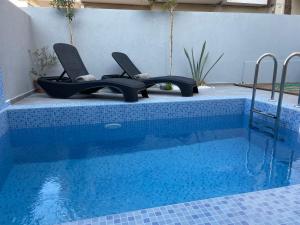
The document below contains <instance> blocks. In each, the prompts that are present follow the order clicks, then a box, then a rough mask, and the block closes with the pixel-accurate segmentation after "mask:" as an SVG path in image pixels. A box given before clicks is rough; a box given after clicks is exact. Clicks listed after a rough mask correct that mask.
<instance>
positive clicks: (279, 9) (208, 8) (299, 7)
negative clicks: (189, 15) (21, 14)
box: [27, 0, 300, 14]
mask: <svg viewBox="0 0 300 225" xmlns="http://www.w3.org/2000/svg"><path fill="white" fill-rule="evenodd" d="M27 1H28V3H29V4H30V5H31V6H41V7H48V6H49V2H50V0H27ZM284 2H285V0H270V5H269V6H266V7H251V6H228V5H227V6H226V5H221V4H219V5H199V4H179V5H178V7H177V10H179V11H204V12H245V13H251V12H252V13H276V14H283V13H284ZM81 6H84V7H85V8H105V9H134V10H147V9H150V7H149V6H146V5H126V4H109V3H92V2H91V3H89V2H87V3H82V4H81V5H80V4H77V5H76V7H81ZM154 9H159V5H157V6H155V7H154ZM292 14H300V0H292Z"/></svg>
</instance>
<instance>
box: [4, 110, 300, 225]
mask: <svg viewBox="0 0 300 225" xmlns="http://www.w3.org/2000/svg"><path fill="white" fill-rule="evenodd" d="M247 121H248V118H247V117H245V116H236V115H234V116H220V117H202V118H189V119H170V120H154V121H138V122H126V123H121V124H98V125H89V126H69V127H56V128H35V129H16V130H12V131H10V132H9V133H8V134H7V135H5V136H3V137H2V138H1V139H0V148H1V150H0V153H1V154H0V224H18V225H19V224H21V225H23V224H24V225H25V224H41V225H43V224H45V225H48V224H49V225H50V224H57V223H62V222H67V221H72V220H79V219H85V218H91V217H96V216H102V215H108V214H113V213H120V212H125V211H131V210H136V209H142V208H150V207H156V206H162V205H168V204H174V203H181V202H187V201H192V200H199V199H206V198H212V197H218V196H225V195H231V194H238V193H245V192H252V191H258V190H265V189H269V188H275V187H282V186H287V185H292V184H298V183H300V175H299V174H300V148H299V147H300V144H299V142H298V134H297V133H294V132H291V131H288V130H282V131H281V136H282V137H283V140H281V141H278V142H274V140H273V139H272V138H271V137H270V136H268V135H265V134H263V133H261V132H258V131H255V130H249V129H248V128H247Z"/></svg>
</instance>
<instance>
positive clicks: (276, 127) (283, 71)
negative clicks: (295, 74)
mask: <svg viewBox="0 0 300 225" xmlns="http://www.w3.org/2000/svg"><path fill="white" fill-rule="evenodd" d="M296 56H297V57H300V52H294V53H292V54H290V55H289V56H288V57H287V58H286V59H285V61H284V63H283V69H282V76H281V82H280V90H279V99H278V106H277V112H276V117H277V120H276V124H275V129H277V130H278V128H279V119H280V115H281V106H282V101H283V94H284V84H285V80H286V75H287V69H288V65H289V62H290V61H291V59H292V58H294V57H296ZM298 102H300V94H299V97H298Z"/></svg>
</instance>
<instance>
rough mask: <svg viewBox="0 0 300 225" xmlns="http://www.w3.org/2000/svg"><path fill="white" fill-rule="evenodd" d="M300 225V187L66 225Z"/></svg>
mask: <svg viewBox="0 0 300 225" xmlns="http://www.w3.org/2000/svg"><path fill="white" fill-rule="evenodd" d="M99 224H103V225H110V224H111V225H113V224H132V225H143V224H147V225H164V224H172V225H188V224H197V225H223V224H224V225H230V224H232V225H283V224H287V225H300V185H293V186H287V187H283V188H276V189H270V190H266V191H258V192H252V193H246V194H239V195H232V196H225V197H220V198H212V199H206V200H200V201H193V202H186V203H181V204H175V205H167V206H162V207H157V208H150V209H142V210H137V211H133V212H127V213H121V214H114V215H109V216H103V217H98V218H92V219H86V220H81V221H74V222H68V223H64V224H63V225H99Z"/></svg>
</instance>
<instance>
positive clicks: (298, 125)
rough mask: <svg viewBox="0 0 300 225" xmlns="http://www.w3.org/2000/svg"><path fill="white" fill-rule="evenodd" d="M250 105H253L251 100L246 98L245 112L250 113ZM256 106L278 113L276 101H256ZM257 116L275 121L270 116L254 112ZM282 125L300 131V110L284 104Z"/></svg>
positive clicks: (281, 118)
mask: <svg viewBox="0 0 300 225" xmlns="http://www.w3.org/2000/svg"><path fill="white" fill-rule="evenodd" d="M250 106H251V100H250V99H246V100H245V108H244V114H246V115H249V112H250ZM255 107H256V108H257V109H260V110H263V111H266V112H269V113H273V114H276V110H277V106H276V104H274V103H267V102H262V101H256V102H255ZM254 115H255V117H256V118H259V119H262V120H267V121H269V122H273V121H274V120H271V119H269V118H266V117H263V116H260V115H257V114H254ZM280 121H281V126H282V127H284V128H287V129H290V130H293V131H299V130H300V112H299V110H297V109H295V108H288V107H285V106H283V107H282V111H281V117H280Z"/></svg>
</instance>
